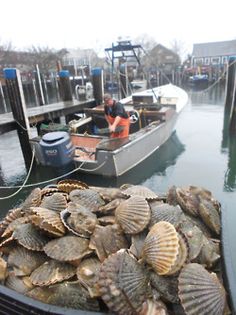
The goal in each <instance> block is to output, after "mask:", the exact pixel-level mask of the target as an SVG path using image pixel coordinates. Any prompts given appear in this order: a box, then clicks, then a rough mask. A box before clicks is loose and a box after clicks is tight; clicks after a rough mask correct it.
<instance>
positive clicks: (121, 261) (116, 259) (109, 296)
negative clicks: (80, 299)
mask: <svg viewBox="0 0 236 315" xmlns="http://www.w3.org/2000/svg"><path fill="white" fill-rule="evenodd" d="M148 283H149V279H148V277H147V273H146V271H145V269H144V267H143V266H142V265H141V264H139V263H138V262H137V261H136V260H135V259H134V258H132V257H131V256H130V255H129V254H127V253H126V252H125V251H124V250H121V251H119V252H117V253H115V254H113V255H110V256H109V257H108V258H107V259H106V260H105V261H104V262H103V264H102V265H101V270H100V273H99V281H98V286H99V291H100V293H101V296H102V299H103V301H104V302H105V303H106V304H107V306H108V307H109V309H110V311H111V312H114V313H116V314H122V315H124V314H126V315H129V314H130V315H131V314H136V313H138V312H139V311H140V310H141V309H142V304H143V302H144V301H145V300H146V299H147V298H148V296H149V290H148Z"/></svg>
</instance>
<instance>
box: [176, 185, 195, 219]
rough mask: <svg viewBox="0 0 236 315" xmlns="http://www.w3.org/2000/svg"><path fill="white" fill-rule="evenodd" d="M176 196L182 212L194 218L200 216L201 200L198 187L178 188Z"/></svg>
mask: <svg viewBox="0 0 236 315" xmlns="http://www.w3.org/2000/svg"><path fill="white" fill-rule="evenodd" d="M176 196H177V201H178V204H179V205H180V207H181V209H182V210H184V211H185V212H187V213H189V214H191V215H193V216H198V208H199V198H198V190H197V189H196V187H194V186H190V187H182V188H179V187H178V188H176Z"/></svg>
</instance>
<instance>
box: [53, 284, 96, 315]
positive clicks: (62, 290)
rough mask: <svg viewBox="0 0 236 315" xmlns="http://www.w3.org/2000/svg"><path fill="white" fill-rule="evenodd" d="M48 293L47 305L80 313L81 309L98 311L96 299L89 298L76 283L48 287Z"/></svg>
mask: <svg viewBox="0 0 236 315" xmlns="http://www.w3.org/2000/svg"><path fill="white" fill-rule="evenodd" d="M50 291H51V293H50V296H49V298H48V302H47V303H49V304H53V305H58V306H62V307H66V308H72V309H78V310H80V312H81V309H82V310H87V311H94V312H98V311H99V303H98V301H97V299H93V298H91V297H90V296H89V293H88V291H87V290H86V289H85V288H83V286H81V284H80V283H79V282H78V281H73V282H69V281H64V282H63V283H58V284H54V285H52V286H50ZM69 312H70V311H69ZM85 313H86V312H85Z"/></svg>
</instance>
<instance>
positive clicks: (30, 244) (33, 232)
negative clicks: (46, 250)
mask: <svg viewBox="0 0 236 315" xmlns="http://www.w3.org/2000/svg"><path fill="white" fill-rule="evenodd" d="M12 236H13V238H14V239H16V240H17V241H18V243H19V244H20V245H22V246H23V247H25V248H27V249H30V250H35V251H42V250H43V247H44V245H45V244H47V242H48V241H49V239H48V237H46V236H45V235H42V234H41V233H40V231H39V230H37V229H36V228H35V227H34V226H33V225H32V224H31V223H26V224H22V225H20V226H18V227H17V228H16V229H15V231H14V232H13V234H12Z"/></svg>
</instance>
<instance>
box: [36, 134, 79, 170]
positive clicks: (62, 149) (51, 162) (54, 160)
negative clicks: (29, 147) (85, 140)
mask: <svg viewBox="0 0 236 315" xmlns="http://www.w3.org/2000/svg"><path fill="white" fill-rule="evenodd" d="M39 144H40V147H41V150H42V155H43V164H44V165H48V166H52V167H61V166H63V165H66V164H69V163H71V162H72V161H73V156H74V147H73V144H72V142H71V140H70V135H69V134H68V133H67V132H65V131H55V132H49V133H46V134H45V135H44V136H43V137H42V139H41V140H40V142H39Z"/></svg>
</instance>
